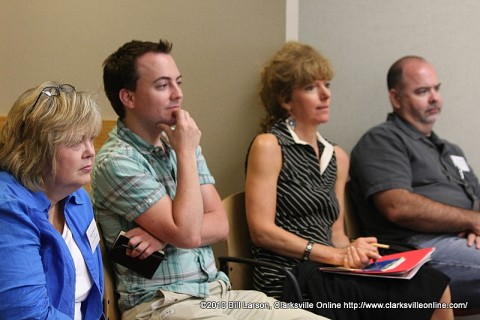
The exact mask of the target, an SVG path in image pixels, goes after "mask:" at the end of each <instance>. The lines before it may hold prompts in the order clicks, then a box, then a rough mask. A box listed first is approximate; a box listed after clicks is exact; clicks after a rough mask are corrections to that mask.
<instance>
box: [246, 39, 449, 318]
mask: <svg viewBox="0 0 480 320" xmlns="http://www.w3.org/2000/svg"><path fill="white" fill-rule="evenodd" d="M332 77H333V69H332V67H331V65H330V63H329V61H328V60H327V59H326V58H324V57H323V56H322V55H321V54H320V53H319V52H317V51H316V50H315V49H314V48H313V47H311V46H308V45H305V44H301V43H298V42H288V43H286V44H285V45H284V46H283V47H282V48H281V49H280V50H279V51H278V52H277V53H276V55H275V56H274V57H273V58H272V59H271V60H270V61H269V62H268V63H267V64H266V65H265V66H264V68H263V69H262V73H261V90H260V96H261V98H262V102H263V105H264V107H265V109H266V111H267V117H266V118H265V120H264V122H263V130H264V132H265V133H262V134H260V135H258V136H257V137H256V138H255V139H254V141H253V142H252V145H251V147H250V150H249V154H248V157H247V176H246V188H245V192H246V209H247V221H248V225H249V229H250V234H251V237H252V241H253V244H254V245H253V253H254V256H255V257H256V258H257V259H260V260H264V261H268V262H273V263H275V264H277V265H282V266H286V267H290V268H294V267H296V268H297V270H301V272H302V273H301V275H300V277H301V278H302V279H303V281H306V282H308V285H306V289H305V290H306V291H307V292H304V294H305V295H306V298H307V299H309V300H311V301H312V302H323V303H341V308H339V309H337V308H321V307H318V306H320V305H319V304H316V303H315V304H314V306H315V308H314V310H313V311H315V312H317V313H319V314H321V315H324V316H326V317H329V318H333V319H365V318H369V319H387V318H388V319H396V318H399V319H400V318H401V319H405V318H412V317H414V318H415V319H429V318H430V317H432V315H433V316H439V317H441V319H453V314H452V312H451V310H448V309H435V310H434V309H433V308H430V309H417V310H412V309H410V310H409V309H391V310H388V309H364V310H358V309H357V310H354V309H348V305H343V303H344V302H352V303H355V302H364V301H365V302H392V301H394V302H406V301H418V302H438V301H440V302H450V291H449V288H448V281H449V279H448V278H447V277H446V276H445V275H443V274H442V273H441V272H439V271H437V270H434V269H432V268H429V267H422V269H421V270H420V272H419V273H418V274H417V275H416V276H415V277H414V278H413V279H412V280H408V281H406V280H405V281H404V280H396V279H394V280H389V279H385V278H368V277H353V276H346V275H336V274H328V273H322V272H320V271H318V266H320V265H340V266H345V267H353V268H359V267H363V266H365V265H366V264H367V263H368V262H369V260H370V259H377V258H379V257H380V255H379V253H378V251H377V248H376V247H375V246H374V243H376V241H377V239H376V238H375V237H366V238H358V239H356V240H355V241H353V242H350V240H349V239H348V237H347V236H346V234H345V231H344V190H345V184H346V181H347V178H348V165H349V159H348V156H347V154H346V153H345V151H343V150H342V149H341V148H340V147H338V146H336V145H333V144H331V143H330V142H328V141H327V140H325V139H324V138H323V137H322V136H321V135H320V134H319V133H318V131H317V129H318V126H319V125H320V124H323V123H326V122H327V121H328V120H329V107H330V97H331V94H330V80H331V79H332ZM307 272H308V276H306V275H307ZM283 281H284V277H283V276H282V275H281V274H279V273H278V272H276V271H275V270H272V269H269V268H265V267H262V268H256V269H255V272H254V283H255V286H256V289H259V290H261V291H264V292H266V293H267V294H269V295H272V296H275V297H277V298H281V297H282V293H283Z"/></svg>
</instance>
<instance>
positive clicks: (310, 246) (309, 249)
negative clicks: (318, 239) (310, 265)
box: [303, 240, 315, 261]
mask: <svg viewBox="0 0 480 320" xmlns="http://www.w3.org/2000/svg"><path fill="white" fill-rule="evenodd" d="M314 244H315V242H313V241H312V240H310V241H308V243H307V246H306V247H305V252H304V253H303V260H304V261H307V260H308V259H309V258H310V252H312V249H313V245H314Z"/></svg>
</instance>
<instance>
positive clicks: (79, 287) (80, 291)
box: [62, 222, 92, 320]
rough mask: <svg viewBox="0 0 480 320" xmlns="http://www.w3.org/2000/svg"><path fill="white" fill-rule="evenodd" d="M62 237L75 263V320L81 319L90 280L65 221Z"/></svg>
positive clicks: (90, 286)
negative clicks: (83, 302)
mask: <svg viewBox="0 0 480 320" xmlns="http://www.w3.org/2000/svg"><path fill="white" fill-rule="evenodd" d="M62 238H63V239H64V240H65V243H66V244H67V247H68V249H69V250H70V254H71V255H72V258H73V262H74V264H75V279H76V281H75V320H81V319H82V312H81V309H80V308H81V307H82V301H84V300H85V299H86V298H87V296H88V293H89V292H90V289H91V288H92V280H91V278H90V274H89V272H88V269H87V265H86V264H85V260H84V259H83V256H82V253H81V252H80V249H79V248H78V246H77V244H76V242H75V240H74V239H73V236H72V232H71V231H70V229H69V228H68V226H67V223H66V222H65V225H64V227H63V234H62Z"/></svg>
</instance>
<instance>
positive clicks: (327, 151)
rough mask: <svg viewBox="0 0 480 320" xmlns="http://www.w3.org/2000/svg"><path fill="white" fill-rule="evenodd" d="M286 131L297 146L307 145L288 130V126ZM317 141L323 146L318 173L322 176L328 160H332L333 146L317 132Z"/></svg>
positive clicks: (290, 129) (293, 132)
mask: <svg viewBox="0 0 480 320" xmlns="http://www.w3.org/2000/svg"><path fill="white" fill-rule="evenodd" d="M287 129H288V131H289V132H290V134H291V135H292V138H293V141H294V142H295V143H297V144H303V145H308V143H307V142H305V141H303V140H302V139H300V137H299V136H298V135H297V134H296V133H295V131H293V130H292V128H290V126H289V125H288V124H287ZM317 140H318V141H319V142H320V143H321V144H323V146H324V149H323V152H322V155H321V157H320V173H321V174H323V172H324V171H325V169H327V166H328V163H329V162H330V160H331V159H332V156H333V145H332V144H331V143H330V142H328V141H327V140H325V139H324V138H323V137H322V135H321V134H320V132H318V131H317Z"/></svg>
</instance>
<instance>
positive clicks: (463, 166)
mask: <svg viewBox="0 0 480 320" xmlns="http://www.w3.org/2000/svg"><path fill="white" fill-rule="evenodd" d="M450 158H451V159H452V161H453V164H454V165H455V167H457V169H458V170H462V171H463V172H470V167H469V166H468V163H467V161H466V160H465V158H464V157H461V156H454V155H451V156H450Z"/></svg>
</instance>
